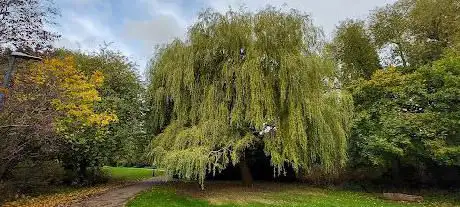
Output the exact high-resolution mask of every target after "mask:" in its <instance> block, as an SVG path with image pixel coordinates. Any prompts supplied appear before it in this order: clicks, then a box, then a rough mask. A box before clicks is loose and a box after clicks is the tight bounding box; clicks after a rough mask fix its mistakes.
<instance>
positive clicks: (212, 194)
mask: <svg viewBox="0 0 460 207" xmlns="http://www.w3.org/2000/svg"><path fill="white" fill-rule="evenodd" d="M128 206H129V207H147V206H149V207H150V206H152V207H154V206H162V207H170V206H171V207H172V206H174V207H179V206H191V207H197V206H203V207H206V206H220V207H264V206H292V207H306V206H316V207H326V206H337V207H339V206H340V207H342V206H343V207H354V206H363V207H366V206H383V207H405V206H440V207H443V206H445V207H450V206H460V203H456V201H455V200H454V199H449V198H448V197H436V196H429V197H427V199H426V200H425V201H424V202H422V203H403V202H394V201H388V200H384V199H382V198H380V197H379V194H370V193H363V192H353V191H347V190H339V189H321V188H311V187H308V186H305V185H293V184H270V183H266V184H258V185H255V186H254V187H252V188H247V187H242V186H239V185H235V184H229V183H227V184H207V189H206V190H205V191H201V190H199V189H198V186H197V185H196V184H184V183H181V184H173V185H163V186H155V187H154V188H153V189H152V190H151V191H147V192H144V193H142V194H140V195H139V196H138V197H136V198H135V199H133V200H131V201H130V202H129V203H128Z"/></svg>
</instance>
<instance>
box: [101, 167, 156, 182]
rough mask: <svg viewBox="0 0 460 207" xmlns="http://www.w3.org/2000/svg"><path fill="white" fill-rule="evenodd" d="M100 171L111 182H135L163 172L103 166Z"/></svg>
mask: <svg viewBox="0 0 460 207" xmlns="http://www.w3.org/2000/svg"><path fill="white" fill-rule="evenodd" d="M102 170H103V171H104V172H105V173H107V175H108V176H110V178H111V179H113V180H122V181H136V180H143V179H148V178H151V177H152V173H153V172H155V176H161V175H162V173H163V171H162V170H157V169H148V168H128V167H108V166H105V167H103V168H102Z"/></svg>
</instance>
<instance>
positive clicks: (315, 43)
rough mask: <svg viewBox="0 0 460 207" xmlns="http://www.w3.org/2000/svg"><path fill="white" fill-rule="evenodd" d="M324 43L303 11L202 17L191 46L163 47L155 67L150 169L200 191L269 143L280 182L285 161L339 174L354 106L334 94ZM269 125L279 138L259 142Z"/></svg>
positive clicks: (192, 33)
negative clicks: (210, 176)
mask: <svg viewBox="0 0 460 207" xmlns="http://www.w3.org/2000/svg"><path fill="white" fill-rule="evenodd" d="M320 40H321V32H320V30H319V29H318V28H317V27H315V26H314V25H313V24H312V22H311V19H310V17H309V16H306V15H302V14H300V13H299V12H297V11H290V12H282V11H279V10H276V9H274V8H267V9H265V10H262V11H260V12H258V13H256V14H253V13H248V12H243V11H240V12H233V11H230V12H227V13H226V14H219V13H213V12H211V11H206V12H204V13H202V14H201V15H200V17H199V21H198V22H197V23H196V24H195V25H193V26H192V27H191V28H190V30H189V33H188V38H187V40H186V41H185V42H182V41H180V40H176V41H174V42H173V43H171V44H169V45H167V46H166V47H165V48H163V49H162V50H161V51H160V52H159V53H158V55H157V57H156V58H155V59H154V61H153V62H152V66H151V69H150V77H149V78H150V85H149V87H148V94H149V97H148V102H149V103H148V104H149V106H148V107H149V113H148V115H147V116H148V117H147V119H148V120H147V125H148V128H149V130H150V131H149V132H150V133H152V134H155V135H156V136H155V138H154V139H153V141H152V143H151V151H150V155H151V156H152V157H153V161H154V163H155V164H157V165H159V166H162V167H164V168H165V169H166V170H167V171H168V173H169V174H171V175H178V176H179V177H181V178H187V179H197V180H199V182H200V183H201V184H203V182H204V179H205V175H206V174H207V173H213V174H215V173H218V172H220V171H221V170H223V169H225V168H226V167H227V166H228V165H229V164H233V165H235V164H237V163H238V162H239V161H240V158H241V156H242V155H243V156H244V154H243V152H244V151H245V150H249V149H250V147H252V146H254V145H258V144H263V146H264V151H265V153H266V155H267V156H268V157H269V158H270V159H271V163H272V164H273V166H274V174H275V176H276V175H279V174H280V173H283V172H284V166H285V164H289V165H290V166H292V167H293V168H294V169H296V170H298V169H302V170H306V171H308V170H309V169H310V168H311V167H313V166H315V167H320V168H321V169H323V170H324V171H325V172H329V173H333V172H336V171H337V169H339V168H340V167H342V166H343V165H344V163H345V161H346V145H347V144H346V143H347V140H346V138H347V136H346V134H347V131H348V129H349V125H350V118H351V112H352V100H351V97H350V96H349V95H348V94H346V93H344V92H343V91H341V90H339V89H334V88H333V82H334V80H335V79H334V77H333V76H334V68H335V67H334V64H333V63H332V61H331V60H330V59H329V58H325V57H322V55H321V52H320V51H321V47H322V44H321V43H322V42H321V41H320ZM264 123H270V124H273V125H275V126H276V131H274V132H271V133H268V134H265V135H264V136H263V137H260V136H255V135H253V132H252V131H251V128H255V129H258V130H260V129H262V127H263V124H264Z"/></svg>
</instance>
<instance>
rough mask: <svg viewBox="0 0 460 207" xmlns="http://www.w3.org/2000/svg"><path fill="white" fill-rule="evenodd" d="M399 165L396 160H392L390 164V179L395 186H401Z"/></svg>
mask: <svg viewBox="0 0 460 207" xmlns="http://www.w3.org/2000/svg"><path fill="white" fill-rule="evenodd" d="M400 168H401V163H400V161H399V159H398V158H394V159H393V160H392V162H391V177H392V179H393V183H395V184H396V185H397V186H400V185H402V183H401V182H402V179H401V170H400Z"/></svg>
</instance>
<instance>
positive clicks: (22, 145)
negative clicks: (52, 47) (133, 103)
mask: <svg viewBox="0 0 460 207" xmlns="http://www.w3.org/2000/svg"><path fill="white" fill-rule="evenodd" d="M103 81H104V76H103V74H102V73H101V72H98V71H96V72H94V73H92V74H91V75H85V74H84V73H83V72H81V71H79V70H77V68H76V62H75V60H74V58H73V57H72V56H65V57H63V58H53V57H51V58H47V59H45V60H44V61H43V62H42V63H35V64H25V63H24V64H20V65H19V67H18V73H17V74H16V76H15V79H14V82H13V87H12V89H11V90H10V91H9V94H8V99H7V101H6V104H5V108H4V110H3V111H2V113H1V114H0V120H1V121H0V122H1V123H0V126H1V127H0V131H1V133H0V134H1V136H2V138H1V141H0V142H1V144H2V146H5V147H3V148H2V149H1V150H0V155H1V159H2V160H1V162H0V163H1V164H0V179H2V178H5V177H6V178H7V177H8V176H13V175H11V174H10V173H9V170H12V169H14V167H15V166H16V165H17V164H19V163H21V162H23V161H26V160H29V159H38V157H41V158H43V159H45V160H58V161H59V162H61V164H62V165H63V166H64V167H65V168H66V169H68V172H77V174H75V175H71V176H69V178H71V179H74V178H75V177H82V176H83V177H84V176H86V175H87V172H86V170H87V169H88V168H89V167H92V166H98V165H100V163H101V161H102V160H103V156H104V154H103V153H101V152H99V151H100V150H101V149H103V144H104V140H103V139H100V138H101V137H102V135H103V134H104V133H106V131H107V126H108V125H109V124H110V123H112V122H116V121H117V116H116V115H115V114H114V113H112V112H111V111H102V110H99V109H98V108H97V103H98V102H100V101H101V97H100V95H99V92H98V87H100V86H101V84H102V83H103Z"/></svg>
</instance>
